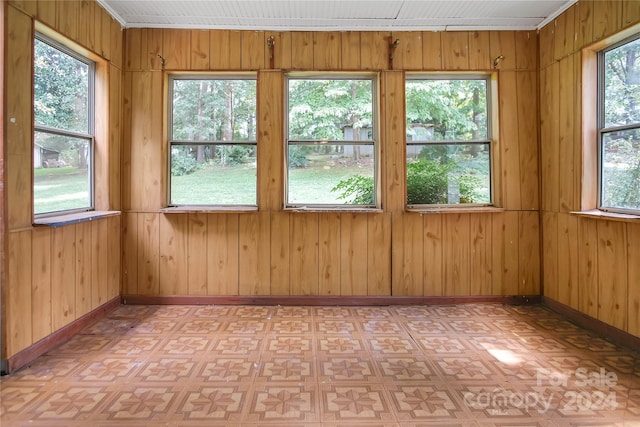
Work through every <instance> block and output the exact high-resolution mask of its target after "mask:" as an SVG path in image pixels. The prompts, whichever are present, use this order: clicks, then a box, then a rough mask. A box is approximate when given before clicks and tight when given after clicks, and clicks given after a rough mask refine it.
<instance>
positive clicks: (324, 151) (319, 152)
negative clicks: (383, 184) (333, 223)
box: [287, 144, 375, 205]
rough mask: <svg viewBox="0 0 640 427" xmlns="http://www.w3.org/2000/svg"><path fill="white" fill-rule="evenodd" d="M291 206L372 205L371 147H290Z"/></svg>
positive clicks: (321, 145)
mask: <svg viewBox="0 0 640 427" xmlns="http://www.w3.org/2000/svg"><path fill="white" fill-rule="evenodd" d="M288 155H289V162H288V164H289V181H288V183H289V194H288V199H287V200H288V202H289V203H290V204H311V205H312V204H337V205H341V204H355V205H372V204H374V184H373V181H374V180H373V176H374V163H375V162H374V146H373V144H371V145H369V144H367V145H353V144H344V145H339V144H318V145H290V146H289V153H288Z"/></svg>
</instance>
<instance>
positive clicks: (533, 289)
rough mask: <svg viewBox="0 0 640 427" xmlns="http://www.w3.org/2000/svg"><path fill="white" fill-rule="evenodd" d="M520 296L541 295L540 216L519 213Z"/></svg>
mask: <svg viewBox="0 0 640 427" xmlns="http://www.w3.org/2000/svg"><path fill="white" fill-rule="evenodd" d="M518 227H519V233H520V235H519V238H518V244H519V246H518V258H519V263H518V268H519V273H518V277H519V280H518V294H520V295H539V294H540V215H539V214H538V212H519V213H518Z"/></svg>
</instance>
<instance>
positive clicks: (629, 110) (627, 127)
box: [598, 35, 640, 213]
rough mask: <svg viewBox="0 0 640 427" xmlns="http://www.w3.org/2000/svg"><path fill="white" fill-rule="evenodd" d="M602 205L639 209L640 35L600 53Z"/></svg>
mask: <svg viewBox="0 0 640 427" xmlns="http://www.w3.org/2000/svg"><path fill="white" fill-rule="evenodd" d="M598 68H599V92H600V93H599V102H598V106H599V111H598V116H599V123H598V124H599V126H598V141H599V158H598V159H599V167H598V170H599V184H600V185H599V187H600V197H599V207H600V208H601V209H603V210H609V211H613V212H622V213H624V212H631V213H639V212H640V35H636V36H635V38H632V39H626V40H623V41H622V42H620V43H617V44H615V45H613V46H611V47H609V48H607V49H606V50H603V51H601V52H600V53H599V56H598Z"/></svg>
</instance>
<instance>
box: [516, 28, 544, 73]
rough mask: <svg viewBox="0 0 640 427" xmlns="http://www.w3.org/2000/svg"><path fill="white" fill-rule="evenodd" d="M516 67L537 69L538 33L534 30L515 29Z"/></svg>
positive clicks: (530, 69)
mask: <svg viewBox="0 0 640 427" xmlns="http://www.w3.org/2000/svg"><path fill="white" fill-rule="evenodd" d="M515 38H516V41H515V43H516V69H518V70H529V71H537V70H538V62H539V61H538V60H539V57H538V39H539V38H538V35H537V34H536V32H535V31H516V32H515Z"/></svg>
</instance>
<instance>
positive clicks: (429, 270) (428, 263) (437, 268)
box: [423, 215, 444, 296]
mask: <svg viewBox="0 0 640 427" xmlns="http://www.w3.org/2000/svg"><path fill="white" fill-rule="evenodd" d="M443 217H444V215H425V216H423V224H424V237H423V241H424V261H423V262H424V278H423V282H424V288H423V289H424V290H423V295H424V296H440V295H444V277H443V256H442V253H443V249H442V248H443V234H442V219H443Z"/></svg>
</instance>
